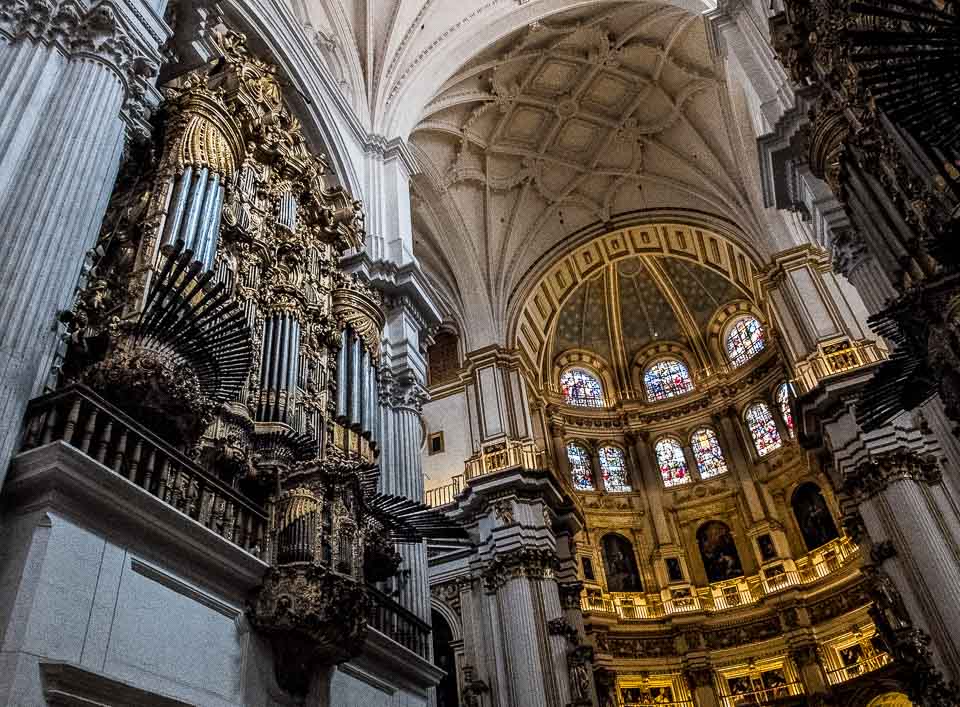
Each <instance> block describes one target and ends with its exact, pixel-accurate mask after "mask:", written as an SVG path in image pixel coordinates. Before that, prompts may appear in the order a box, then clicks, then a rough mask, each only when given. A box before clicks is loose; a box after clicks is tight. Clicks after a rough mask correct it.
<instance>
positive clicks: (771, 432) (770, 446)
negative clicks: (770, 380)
mask: <svg viewBox="0 0 960 707" xmlns="http://www.w3.org/2000/svg"><path fill="white" fill-rule="evenodd" d="M744 417H745V418H746V421H747V427H748V428H749V429H750V436H751V437H752V438H753V446H754V447H756V448H757V454H759V455H760V456H761V457H762V456H765V455H767V454H769V453H770V452H772V451H774V450H776V449H780V447H781V446H782V445H783V440H782V439H780V432H779V431H777V423H776V422H775V421H774V419H773V414H772V413H771V412H770V408H769V407H767V405H766V403H754V404H753V405H751V406H750V407H748V408H747V411H746V413H744Z"/></svg>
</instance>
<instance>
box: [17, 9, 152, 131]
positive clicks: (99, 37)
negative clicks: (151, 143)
mask: <svg viewBox="0 0 960 707" xmlns="http://www.w3.org/2000/svg"><path fill="white" fill-rule="evenodd" d="M0 33H3V34H6V35H7V36H9V37H10V38H11V39H12V40H13V41H17V40H30V41H34V42H41V43H44V44H50V45H54V46H56V47H57V48H58V49H60V51H62V52H63V53H64V54H65V55H67V56H68V57H73V56H84V57H94V58H96V59H97V60H99V61H101V62H102V63H103V64H105V65H106V66H108V67H109V68H110V69H112V70H113V71H114V72H115V73H116V74H117V76H118V77H119V79H120V80H121V82H122V83H123V86H124V89H125V97H124V102H123V106H122V110H123V113H124V115H125V116H126V117H127V118H128V119H129V120H130V121H131V122H132V123H138V124H140V127H141V129H144V130H145V129H146V126H145V125H144V124H145V121H146V118H148V117H149V112H150V109H149V107H148V105H147V101H146V93H147V92H146V91H145V90H144V87H145V83H144V81H145V80H147V79H150V78H152V77H154V76H156V75H157V71H158V61H157V60H158V57H146V56H144V55H143V54H142V53H141V52H140V51H139V50H138V49H137V46H136V42H135V41H134V40H133V39H132V38H131V37H130V35H129V33H128V31H127V29H126V28H125V27H124V25H123V23H122V20H121V18H120V15H119V13H118V12H117V10H115V9H114V6H113V3H111V2H108V1H102V2H96V3H93V4H91V5H89V6H88V5H86V4H84V3H82V2H80V1H79V0H13V1H12V2H5V3H3V5H2V6H0Z"/></svg>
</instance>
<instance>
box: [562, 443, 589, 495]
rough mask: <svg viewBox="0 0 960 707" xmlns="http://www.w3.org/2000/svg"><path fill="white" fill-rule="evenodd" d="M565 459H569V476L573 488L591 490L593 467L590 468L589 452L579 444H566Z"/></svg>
mask: <svg viewBox="0 0 960 707" xmlns="http://www.w3.org/2000/svg"><path fill="white" fill-rule="evenodd" d="M567 459H569V460H570V476H571V477H572V478H573V488H575V489H576V490H577V491H593V490H594V486H593V469H591V468H590V454H589V452H587V450H586V449H584V448H583V447H582V446H580V445H579V444H572V443H571V444H568V445H567Z"/></svg>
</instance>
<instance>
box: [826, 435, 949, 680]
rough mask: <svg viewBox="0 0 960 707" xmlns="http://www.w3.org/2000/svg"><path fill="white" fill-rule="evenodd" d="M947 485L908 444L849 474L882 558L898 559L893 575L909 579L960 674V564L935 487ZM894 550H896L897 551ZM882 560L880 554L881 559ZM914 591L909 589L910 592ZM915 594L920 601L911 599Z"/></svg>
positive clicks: (932, 463) (930, 461)
mask: <svg viewBox="0 0 960 707" xmlns="http://www.w3.org/2000/svg"><path fill="white" fill-rule="evenodd" d="M941 483H942V478H941V472H940V468H939V465H938V463H937V462H936V460H935V459H934V458H933V457H923V456H921V455H919V454H917V453H916V452H914V451H911V450H909V449H907V448H905V447H902V448H899V449H895V450H893V451H889V452H885V453H882V454H877V455H874V456H871V457H870V458H869V459H867V460H865V461H863V462H861V463H860V464H859V465H858V466H857V467H856V468H855V469H853V470H848V471H847V472H846V473H845V474H844V487H845V491H846V492H847V493H849V494H850V495H851V496H853V498H854V500H855V501H856V502H857V504H858V505H859V509H860V515H861V516H862V518H863V522H864V525H865V526H866V530H867V532H868V534H869V535H870V537H871V539H872V540H873V541H874V542H875V543H878V544H879V543H882V544H887V543H889V546H888V547H889V548H890V549H889V550H884V551H883V554H882V557H883V558H884V559H889V558H890V557H893V556H895V557H896V558H897V563H896V564H897V565H898V566H899V567H897V569H893V568H891V570H892V574H891V576H893V577H894V579H895V580H896V578H897V576H898V575H901V576H902V579H903V580H905V582H904V583H905V584H906V587H899V588H900V591H901V594H904V595H905V597H904V598H905V599H906V600H907V601H908V602H909V603H911V604H913V605H914V606H915V607H916V608H918V609H920V611H921V612H922V615H923V618H924V619H925V621H924V623H926V624H927V627H928V629H929V630H930V632H931V634H932V635H933V638H934V641H935V643H936V644H937V647H938V649H939V650H938V653H939V657H940V659H941V661H942V662H943V663H944V665H945V667H947V669H948V671H949V672H950V673H951V674H953V675H956V674H958V672H960V650H958V647H957V644H956V641H955V637H956V636H958V635H960V564H958V562H957V557H956V555H955V554H954V553H953V551H952V542H951V541H950V539H949V538H948V537H947V536H946V535H945V534H944V530H943V526H942V525H941V523H940V522H939V521H938V519H939V518H940V517H941V513H940V510H939V509H938V507H937V504H936V501H935V498H934V495H933V493H932V492H931V490H932V489H933V488H934V487H936V486H938V485H940V484H941ZM891 551H892V552H891ZM878 559H879V558H878ZM906 590H909V591H906ZM909 595H913V597H914V599H913V600H912V601H911V600H910V599H908V597H909Z"/></svg>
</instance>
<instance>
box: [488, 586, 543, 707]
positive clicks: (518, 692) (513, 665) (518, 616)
mask: <svg viewBox="0 0 960 707" xmlns="http://www.w3.org/2000/svg"><path fill="white" fill-rule="evenodd" d="M497 599H498V602H497V603H498V605H499V608H500V612H501V617H502V625H503V629H504V631H503V634H504V635H503V639H504V641H505V644H506V646H507V656H508V659H507V670H508V671H509V676H510V694H511V696H512V698H513V699H512V701H511V704H515V705H547V704H548V702H547V692H546V687H545V685H544V683H545V680H543V679H542V678H541V677H540V676H542V675H544V669H545V668H546V666H545V665H544V664H543V661H542V659H541V655H540V651H539V644H540V641H539V640H538V637H537V625H536V607H535V606H534V603H533V594H532V587H531V582H530V580H529V579H528V578H527V577H522V576H521V577H516V578H514V579H510V580H508V581H507V583H506V584H505V585H504V586H503V587H501V588H500V590H499V591H498V592H497Z"/></svg>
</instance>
